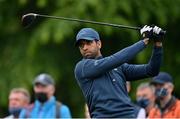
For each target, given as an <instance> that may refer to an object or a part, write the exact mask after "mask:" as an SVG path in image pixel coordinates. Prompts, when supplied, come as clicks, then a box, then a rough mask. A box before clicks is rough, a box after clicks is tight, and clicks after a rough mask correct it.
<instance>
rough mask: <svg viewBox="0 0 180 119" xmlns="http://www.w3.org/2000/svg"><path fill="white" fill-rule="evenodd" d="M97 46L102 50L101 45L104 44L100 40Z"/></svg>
mask: <svg viewBox="0 0 180 119" xmlns="http://www.w3.org/2000/svg"><path fill="white" fill-rule="evenodd" d="M97 45H98V47H99V49H101V45H102V43H101V41H100V40H98V41H97Z"/></svg>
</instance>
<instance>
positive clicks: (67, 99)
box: [0, 0, 180, 117]
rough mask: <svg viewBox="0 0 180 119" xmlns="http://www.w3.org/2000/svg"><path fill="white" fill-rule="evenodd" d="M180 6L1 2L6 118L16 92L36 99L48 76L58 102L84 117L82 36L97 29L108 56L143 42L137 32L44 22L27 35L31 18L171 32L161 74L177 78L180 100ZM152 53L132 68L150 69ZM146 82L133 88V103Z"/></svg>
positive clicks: (179, 2) (2, 111)
mask: <svg viewBox="0 0 180 119" xmlns="http://www.w3.org/2000/svg"><path fill="white" fill-rule="evenodd" d="M179 6H180V0H137V1H135V0H131V1H130V0H0V116H1V117H4V116H6V115H7V113H8V95H9V91H10V90H11V89H12V88H14V87H25V88H27V89H28V90H29V91H30V92H31V94H32V95H33V90H32V89H33V88H32V81H33V80H34V77H35V76H36V75H38V74H39V73H43V72H46V73H49V74H51V75H52V76H53V77H54V79H55V80H56V94H55V95H56V97H57V99H58V100H61V101H62V102H63V103H65V104H67V105H68V106H69V107H70V109H71V112H72V115H73V117H84V114H83V113H84V103H85V100H84V97H83V95H82V92H81V90H80V88H79V87H78V85H77V82H76V80H75V78H74V67H75V65H76V63H77V62H78V61H79V60H80V59H81V55H80V53H79V50H78V48H76V47H75V46H74V41H75V37H76V34H77V32H78V31H79V30H80V29H81V28H83V27H92V28H94V29H96V30H97V31H98V32H99V33H100V37H101V39H102V42H103V47H102V53H103V55H104V56H108V55H110V54H112V53H115V52H117V51H119V50H120V49H122V48H124V47H126V46H129V45H131V44H133V43H135V42H137V41H138V40H140V39H141V36H140V33H139V32H138V31H134V30H126V29H119V28H112V27H106V26H98V25H92V24H82V23H77V22H68V21H62V20H54V19H45V18H38V19H37V20H36V21H35V22H34V24H32V25H31V26H30V27H29V28H27V29H25V28H23V27H22V25H21V17H22V15H23V14H26V13H29V12H34V13H39V14H47V15H55V16H63V17H72V18H79V19H86V20H94V21H102V22H110V23H115V24H123V25H130V26H140V27H142V26H143V25H146V24H148V25H150V24H155V25H158V26H160V27H161V28H163V29H164V30H166V31H167V34H166V36H165V39H164V41H163V42H164V43H163V46H164V60H163V64H162V67H161V70H162V71H167V72H169V73H170V74H171V75H172V76H173V78H174V84H175V92H174V93H175V95H176V96H177V97H178V98H179V97H180V93H178V90H180V80H179V79H180V75H179V68H180V48H179V44H180V40H179V38H180V32H179V28H180V22H179V21H180V14H179V11H180V7H179ZM151 51H152V45H149V46H148V47H147V49H146V50H144V51H143V52H141V53H140V54H139V55H137V56H136V57H135V58H134V59H133V60H132V61H130V62H129V63H138V64H139V63H147V62H148V59H149V58H150V56H151ZM148 80H150V79H146V80H145V81H148ZM141 82H142V81H136V82H133V84H132V86H133V87H132V88H133V89H132V92H131V94H130V96H131V98H132V100H134V99H135V91H136V86H137V85H138V84H139V83H141ZM33 100H34V98H32V101H33Z"/></svg>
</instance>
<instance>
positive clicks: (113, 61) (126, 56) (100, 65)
mask: <svg viewBox="0 0 180 119" xmlns="http://www.w3.org/2000/svg"><path fill="white" fill-rule="evenodd" d="M144 48H145V44H144V42H143V41H142V40H141V41H139V42H137V43H135V44H133V45H131V46H129V47H127V48H124V49H123V50H121V51H119V52H117V53H115V54H113V55H111V56H109V57H105V58H102V59H84V60H82V61H80V62H79V63H78V64H77V65H76V68H75V76H76V78H94V77H97V76H99V75H102V74H104V73H105V72H107V71H109V70H111V69H113V68H116V67H118V66H120V65H122V64H124V63H126V62H128V61H129V60H131V59H132V58H133V57H134V56H135V55H136V54H138V53H139V52H140V51H142V50H143V49H144Z"/></svg>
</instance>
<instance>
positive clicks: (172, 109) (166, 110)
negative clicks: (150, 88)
mask: <svg viewBox="0 0 180 119" xmlns="http://www.w3.org/2000/svg"><path fill="white" fill-rule="evenodd" d="M151 83H152V84H153V85H154V86H155V88H156V91H155V94H156V100H157V106H156V107H154V108H153V109H152V110H151V111H150V113H149V118H180V101H179V100H178V99H177V98H175V96H173V95H172V92H173V90H174V85H173V79H172V77H171V76H170V75H169V74H168V73H165V72H160V73H159V74H158V76H156V77H154V78H153V80H152V82H151Z"/></svg>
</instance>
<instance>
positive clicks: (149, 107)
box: [146, 103, 155, 113]
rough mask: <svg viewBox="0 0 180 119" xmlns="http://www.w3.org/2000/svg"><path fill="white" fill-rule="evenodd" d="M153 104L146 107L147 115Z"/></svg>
mask: <svg viewBox="0 0 180 119" xmlns="http://www.w3.org/2000/svg"><path fill="white" fill-rule="evenodd" d="M154 105H155V103H150V104H149V105H148V107H147V108H146V112H147V113H149V112H150V110H151V109H152V108H153V107H154Z"/></svg>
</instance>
